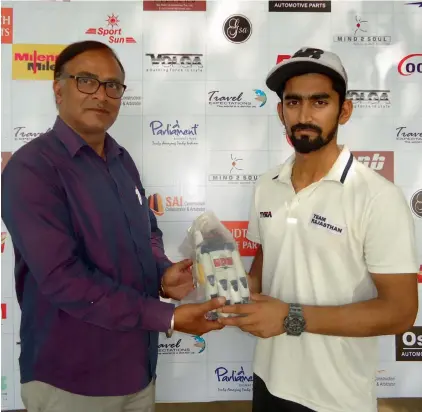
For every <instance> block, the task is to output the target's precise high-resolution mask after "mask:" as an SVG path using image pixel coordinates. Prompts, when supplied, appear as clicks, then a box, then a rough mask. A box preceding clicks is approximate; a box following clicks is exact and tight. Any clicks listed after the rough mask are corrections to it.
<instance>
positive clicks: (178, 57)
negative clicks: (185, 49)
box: [145, 53, 204, 72]
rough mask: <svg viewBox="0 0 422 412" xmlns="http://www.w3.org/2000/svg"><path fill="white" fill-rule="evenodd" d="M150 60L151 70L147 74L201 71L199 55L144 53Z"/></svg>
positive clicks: (201, 65) (200, 55)
mask: <svg viewBox="0 0 422 412" xmlns="http://www.w3.org/2000/svg"><path fill="white" fill-rule="evenodd" d="M145 56H148V57H150V58H151V66H150V67H151V68H150V69H147V72H154V71H156V72H158V71H166V72H168V71H173V72H176V71H179V72H180V71H190V72H192V71H202V68H203V67H204V65H203V63H202V57H203V54H199V53H158V54H157V55H156V54H154V53H145Z"/></svg>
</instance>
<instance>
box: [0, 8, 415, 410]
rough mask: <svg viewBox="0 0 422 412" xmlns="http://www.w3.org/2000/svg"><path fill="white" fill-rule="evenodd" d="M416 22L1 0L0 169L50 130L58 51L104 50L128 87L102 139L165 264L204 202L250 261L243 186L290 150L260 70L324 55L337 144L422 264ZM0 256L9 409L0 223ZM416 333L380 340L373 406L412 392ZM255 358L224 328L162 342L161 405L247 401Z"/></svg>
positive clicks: (405, 14)
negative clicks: (153, 202)
mask: <svg viewBox="0 0 422 412" xmlns="http://www.w3.org/2000/svg"><path fill="white" fill-rule="evenodd" d="M269 3H271V4H269ZM232 15H235V16H238V20H239V26H237V28H236V27H233V26H234V23H233V22H234V20H230V19H229V17H230V16H232ZM421 22H422V7H420V6H419V5H418V4H406V3H405V2H402V1H394V2H393V1H390V2H380V1H375V2H371V1H361V2H359V1H352V2H343V1H333V2H329V1H314V2H299V1H284V2H268V1H260V0H259V1H235V0H224V1H207V2H205V1H191V0H186V1H176V2H175V1H164V0H162V1H144V2H143V3H142V2H141V1H136V2H123V1H120V2H107V1H106V2H82V1H73V0H72V1H71V2H47V1H44V2H36V1H32V2H20V1H19V2H10V3H3V5H2V50H1V51H2V53H1V57H2V62H1V70H2V78H1V79H2V113H1V114H2V116H1V121H2V122H1V123H2V125H1V127H2V129H1V132H2V134H1V145H2V167H3V166H4V164H5V163H6V162H7V160H8V158H9V157H10V154H11V153H13V152H14V151H16V150H17V149H18V148H19V147H21V146H22V145H23V144H25V143H27V142H28V141H30V140H31V139H33V138H35V137H36V136H37V135H38V134H40V133H42V132H45V131H46V130H47V129H48V128H49V127H51V126H52V124H53V122H54V119H55V116H56V110H55V106H54V99H53V94H52V87H51V79H52V68H51V66H52V65H54V59H55V57H56V56H57V54H58V53H59V52H60V50H62V48H63V47H64V46H65V45H67V44H69V43H71V42H74V41H78V40H84V39H96V40H100V41H103V42H106V43H107V44H110V46H112V47H113V48H114V49H115V51H116V52H117V54H118V55H119V57H120V58H121V60H122V62H123V65H124V66H125V69H126V72H127V84H128V90H127V92H126V95H125V97H124V99H123V106H122V109H121V113H120V116H119V118H118V120H117V122H116V123H115V125H114V126H113V127H112V129H111V130H110V133H111V134H112V135H113V136H114V137H115V138H116V139H117V140H118V141H119V142H120V144H122V145H124V146H125V147H126V148H127V149H128V150H129V152H130V153H131V155H132V156H133V158H134V159H135V162H136V164H137V166H138V168H139V170H140V172H141V174H142V179H143V183H144V185H145V187H146V190H147V192H148V195H150V196H154V195H156V196H155V197H156V198H157V199H161V204H160V207H159V208H158V209H157V210H156V211H155V212H156V214H157V216H158V220H159V224H160V227H161V229H162V230H163V231H164V235H165V237H164V243H165V247H166V251H167V253H168V255H169V257H170V258H171V259H173V260H178V259H181V258H182V257H183V255H182V253H181V251H180V245H181V243H182V241H183V239H184V236H185V232H186V229H187V228H188V226H189V224H190V223H191V221H192V220H193V219H194V218H195V217H196V216H197V215H198V214H200V213H201V210H204V209H205V208H206V209H211V210H213V211H214V212H215V213H216V214H217V216H218V217H219V218H220V219H221V220H223V221H225V222H226V224H227V226H228V227H229V228H230V229H232V230H233V233H234V235H235V237H236V239H237V240H238V241H239V246H240V248H241V252H242V256H243V259H244V262H245V265H246V266H247V267H249V265H250V263H251V260H252V256H253V253H254V248H255V246H256V245H254V244H252V243H250V242H248V241H246V240H245V237H244V236H245V232H246V227H247V219H248V211H249V204H250V201H251V195H252V188H253V184H254V182H255V180H256V178H257V176H258V175H259V174H261V173H263V172H264V171H266V170H267V169H269V168H270V167H272V166H274V165H276V164H279V163H280V162H282V161H283V160H284V159H286V158H287V157H288V156H289V155H290V154H291V153H292V148H291V146H290V145H289V143H288V139H287V137H286V135H285V132H284V130H283V127H282V125H281V123H280V121H279V119H278V117H277V115H276V104H277V97H276V96H275V95H274V94H273V93H271V92H269V90H268V89H267V88H266V87H265V76H266V74H267V72H268V71H269V69H270V68H271V67H272V66H273V65H274V64H275V63H276V62H277V61H281V60H282V59H285V58H289V56H290V55H291V54H292V53H294V52H295V51H296V50H297V49H299V48H300V47H302V46H310V47H317V48H326V49H330V50H333V51H335V52H337V53H338V54H339V55H340V57H341V58H342V60H343V62H344V65H345V67H346V69H347V71H348V74H349V78H350V85H349V87H350V90H351V92H350V97H352V98H353V99H354V105H355V111H354V113H353V116H352V119H351V120H350V122H349V123H348V124H347V125H345V126H343V127H342V128H341V129H340V132H339V142H340V143H346V144H347V145H348V146H349V148H350V149H351V150H352V151H354V152H355V155H356V156H357V157H358V159H359V160H360V161H362V162H364V163H366V164H367V165H368V167H372V168H374V169H375V170H377V171H378V172H379V173H381V174H383V175H384V176H385V177H387V178H388V179H390V180H392V181H394V182H395V183H396V184H398V185H399V186H400V187H401V188H402V190H403V191H404V193H405V195H406V197H407V199H408V202H409V207H410V208H411V209H412V211H413V215H414V219H415V225H416V234H417V241H418V251H419V259H420V262H421V263H422V207H421V205H422V99H421V98H420V96H421V91H422V87H421V86H422V41H421V39H422V24H421ZM34 63H35V64H34ZM37 65H38V66H37ZM224 97H226V98H231V102H230V103H227V102H226V103H225V102H224V99H220V98H224ZM1 247H2V249H1V252H2V262H1V267H2V275H1V286H2V291H1V313H2V320H1V326H2V331H1V332H2V333H1V336H2V348H1V351H2V352H1V354H2V365H1V388H2V408H4V409H13V408H21V407H22V406H23V405H22V403H21V400H20V388H19V379H20V376H19V370H18V362H17V359H18V356H19V322H20V313H19V308H18V306H17V304H16V298H15V294H14V293H15V292H14V284H13V259H14V257H13V250H12V244H11V239H10V236H9V235H8V233H7V230H6V228H5V227H4V225H3V224H2V246H1ZM421 269H422V267H421ZM421 275H422V273H421ZM419 280H420V282H422V276H421V277H420V279H419ZM419 288H420V289H419V291H420V293H421V294H422V284H419ZM416 325H417V326H415V327H414V328H413V329H412V330H411V331H409V333H407V334H405V335H404V336H398V337H394V336H387V337H383V338H381V339H380V363H379V371H378V377H377V385H378V393H379V396H380V397H417V396H419V397H420V396H422V384H421V376H422V362H421V360H422V314H421V312H420V313H419V316H418V319H417V321H416ZM253 348H254V340H253V338H251V337H250V336H248V335H246V334H242V333H240V332H239V331H237V330H235V329H230V328H226V329H225V330H223V331H220V332H217V333H210V334H208V335H206V336H204V337H203V338H198V337H191V336H186V335H178V334H176V335H175V336H174V337H173V338H172V339H171V340H167V339H166V338H163V339H162V340H161V344H160V354H161V355H160V357H159V367H158V388H157V398H158V401H161V402H170V401H180V402H192V401H211V400H217V399H218V400H223V399H226V400H230V399H231V400H242V399H250V398H251V386H252V384H251V376H252V369H251V360H252V356H253ZM281 366H282V365H281ZM345 373H347V371H345Z"/></svg>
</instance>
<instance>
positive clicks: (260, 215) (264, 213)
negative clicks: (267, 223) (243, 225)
mask: <svg viewBox="0 0 422 412" xmlns="http://www.w3.org/2000/svg"><path fill="white" fill-rule="evenodd" d="M259 217H263V218H266V217H273V215H272V213H271V212H259Z"/></svg>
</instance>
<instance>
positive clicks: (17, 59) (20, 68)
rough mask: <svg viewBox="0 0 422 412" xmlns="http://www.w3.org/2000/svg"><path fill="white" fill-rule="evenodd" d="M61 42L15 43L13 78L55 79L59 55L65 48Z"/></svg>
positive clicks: (13, 47) (13, 49)
mask: <svg viewBox="0 0 422 412" xmlns="http://www.w3.org/2000/svg"><path fill="white" fill-rule="evenodd" d="M65 47H66V46H65V45H60V44H13V46H12V79H13V80H53V74H54V67H55V63H56V59H57V56H58V55H59V54H60V52H61V51H62V50H63V49H64V48H65Z"/></svg>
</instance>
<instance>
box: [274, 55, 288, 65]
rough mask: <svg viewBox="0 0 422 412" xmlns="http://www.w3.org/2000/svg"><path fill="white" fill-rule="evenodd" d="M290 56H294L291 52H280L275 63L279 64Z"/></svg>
mask: <svg viewBox="0 0 422 412" xmlns="http://www.w3.org/2000/svg"><path fill="white" fill-rule="evenodd" d="M290 57H292V56H291V55H290V54H279V55H278V56H277V61H276V63H275V64H279V63H281V62H282V61H283V60H287V59H290Z"/></svg>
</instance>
